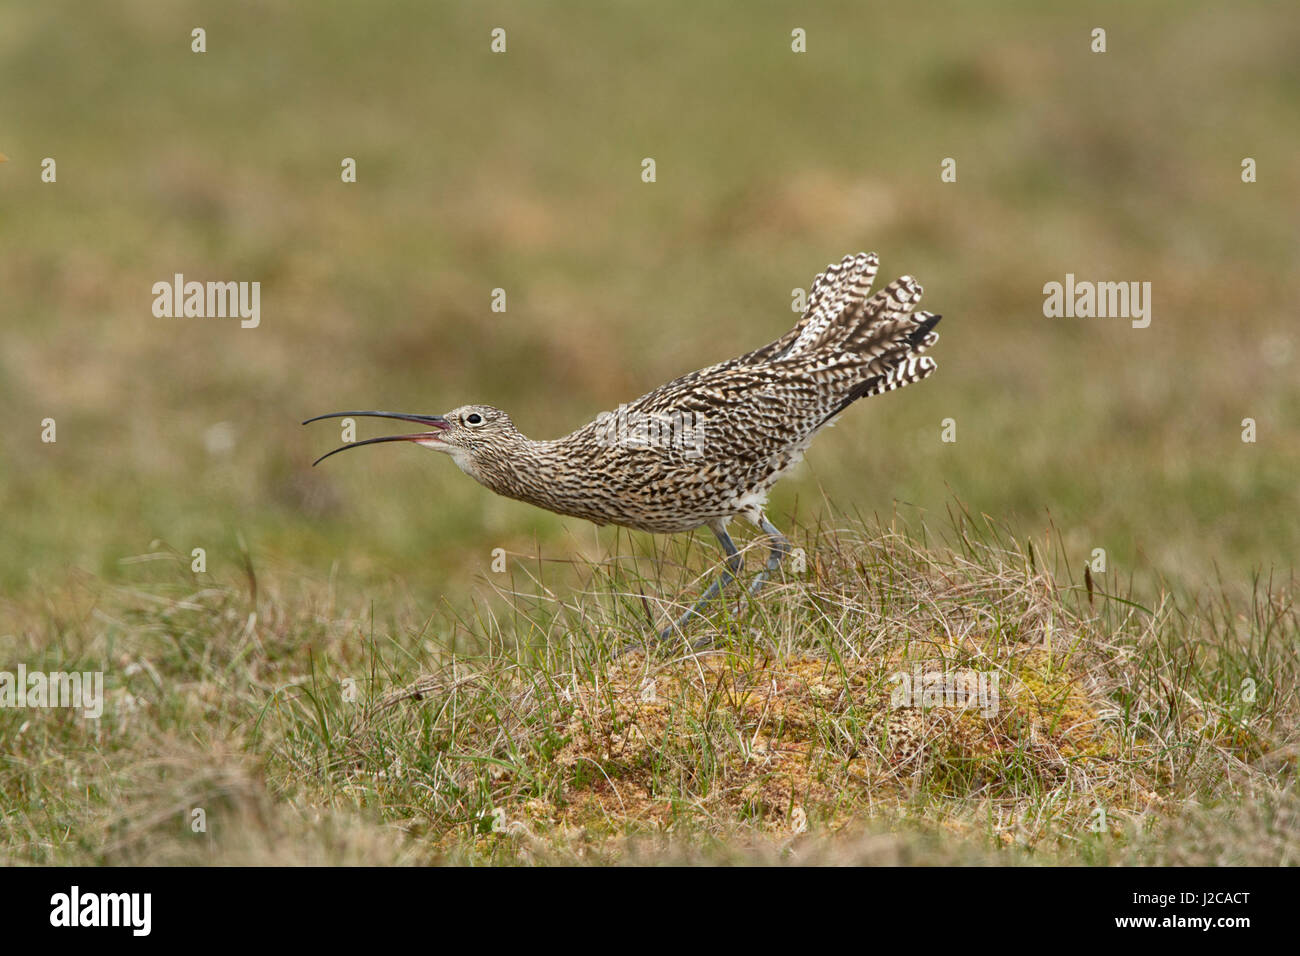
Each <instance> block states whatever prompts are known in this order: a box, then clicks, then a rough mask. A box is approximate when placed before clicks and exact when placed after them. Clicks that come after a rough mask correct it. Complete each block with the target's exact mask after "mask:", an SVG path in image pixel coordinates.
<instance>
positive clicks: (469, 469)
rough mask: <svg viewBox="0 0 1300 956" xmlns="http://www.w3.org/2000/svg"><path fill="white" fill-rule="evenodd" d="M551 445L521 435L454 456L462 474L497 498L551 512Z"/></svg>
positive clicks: (552, 508) (552, 507)
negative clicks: (546, 509) (535, 506)
mask: <svg viewBox="0 0 1300 956" xmlns="http://www.w3.org/2000/svg"><path fill="white" fill-rule="evenodd" d="M553 444H554V443H553V442H539V441H532V440H531V439H529V438H525V437H524V436H523V435H518V434H517V435H515V436H512V438H511V440H509V441H505V442H501V443H498V444H494V445H493V446H492V447H490V448H480V449H477V450H475V451H474V452H473V453H472V454H467V453H461V454H459V455H456V454H453V455H452V457H453V458H454V459H455V461H456V464H457V465H459V466H460V469H461V471H463V472H465V474H467V475H469V476H470V477H471V478H473V479H474V480H475V481H477V482H478V483H479V484H481V485H483V486H484V487H486V488H490V489H491V490H492V491H495V492H496V493H497V494H499V495H504V496H505V497H507V498H514V499H516V500H517V501H526V502H528V503H529V504H532V505H537V506H538V507H541V508H548V509H551V510H554V506H553V502H552V496H551V495H550V494H549V491H550V489H551V487H552V486H553V484H554V478H553V477H552V478H550V479H548V478H546V477H545V476H546V475H547V473H548V472H547V460H546V456H547V448H548V447H549V446H551V445H553Z"/></svg>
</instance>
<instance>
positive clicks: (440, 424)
mask: <svg viewBox="0 0 1300 956" xmlns="http://www.w3.org/2000/svg"><path fill="white" fill-rule="evenodd" d="M354 417H355V418H361V417H366V418H393V419H396V420H398V421H403V422H419V423H420V424H421V425H429V426H432V428H433V430H432V431H427V432H413V433H412V434H410V435H386V436H385V437H383V438H367V439H365V440H364V441H354V442H349V443H348V444H346V445H343V446H342V447H339V448H335V449H334V450H333V451H331V452H327V453H325V454H324V455H321V456H320V457H319V458H317V459H316V460H315V461H313V462H312V465H313V467H314V466H316V465H319V464H320V463H321V462H322V461H324V460H325V459H326V458H328V457H329V456H330V455H337V454H338V453H339V452H341V451H347V450H348V449H349V448H360V447H361V446H362V445H377V444H379V443H380V442H385V441H437V440H438V433H439V432H444V431H446V430H447V429H449V428H451V422H449V421H447V419H445V418H443V417H442V416H441V415H402V414H399V413H397V412H330V413H329V414H328V415H317V416H316V417H315V418H309V419H307V420H306V421H305V422H303V424H304V425H310V424H311V423H312V422H318V421H321V420H322V419H325V418H354Z"/></svg>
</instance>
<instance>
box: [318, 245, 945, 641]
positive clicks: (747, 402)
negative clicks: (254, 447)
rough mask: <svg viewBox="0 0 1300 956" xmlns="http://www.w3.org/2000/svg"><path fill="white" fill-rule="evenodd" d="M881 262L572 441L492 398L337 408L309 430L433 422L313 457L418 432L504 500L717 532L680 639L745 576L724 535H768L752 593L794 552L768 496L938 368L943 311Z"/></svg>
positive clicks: (417, 438) (675, 625)
mask: <svg viewBox="0 0 1300 956" xmlns="http://www.w3.org/2000/svg"><path fill="white" fill-rule="evenodd" d="M879 265H880V263H879V257H878V256H877V255H876V254H875V253H858V254H856V255H847V256H845V257H844V258H843V259H842V260H840V262H838V263H833V264H831V265H829V266H828V267H827V268H826V270H825V271H824V272H822V273H820V274H819V275H818V276H817V277H816V278H815V279H814V280H813V283H812V286H811V287H810V289H809V292H808V296H807V301H806V308H805V311H804V312H803V314H802V315H801V316H800V318H799V320H798V321H797V322H796V323H795V325H794V327H793V328H791V329H790V330H789V331H787V332H786V333H785V334H784V335H782V336H781V337H780V338H778V339H776V340H775V341H773V342H770V343H768V344H767V345H764V346H762V347H761V348H757V349H754V350H753V351H752V352H747V353H745V354H744V355H740V356H738V357H736V358H732V359H729V360H727V361H724V362H719V363H717V364H716V365H710V366H708V367H707V368H702V369H700V370H699V371H695V372H691V373H689V374H687V375H683V376H681V377H680V378H676V379H673V380H672V381H671V382H668V383H667V384H665V385H661V386H660V387H658V388H656V389H654V390H653V391H650V392H647V393H646V394H645V395H642V396H641V397H640V398H638V399H636V400H635V401H632V402H628V403H626V404H624V405H620V406H619V407H618V408H617V409H616V410H615V411H614V412H602V413H601V414H600V415H597V416H596V418H595V419H593V420H592V421H591V422H588V423H587V424H586V425H584V426H582V427H581V428H579V429H577V430H576V431H573V432H571V433H570V434H568V435H565V436H564V437H562V438H556V439H553V440H549V441H538V440H534V439H531V438H528V437H526V436H525V435H523V434H522V433H521V432H520V431H519V430H518V429H517V428H516V427H515V425H514V422H513V421H511V419H510V416H509V415H508V414H507V413H506V412H504V411H502V410H501V409H499V408H496V407H494V406H492V405H483V404H470V405H461V406H459V407H457V408H453V409H452V410H451V411H448V412H446V413H444V414H442V415H417V414H404V413H397V412H384V411H351V412H330V413H328V414H325V415H317V416H315V417H314V418H309V419H307V420H306V421H304V422H303V424H304V425H307V424H310V423H312V422H317V421H322V420H325V419H331V418H351V417H363V416H364V417H371V418H384V419H390V420H394V421H406V422H414V423H416V424H418V425H421V426H423V427H424V430H421V431H416V432H411V433H407V434H401V435H386V436H382V437H379V438H367V439H364V440H361V441H353V442H349V443H348V444H345V445H343V446H342V447H339V448H335V449H334V450H333V451H331V452H328V453H326V454H324V455H322V456H321V457H320V458H318V459H316V461H315V462H313V465H318V464H320V462H322V461H324V460H325V459H326V458H329V457H330V456H331V455H336V454H338V453H339V452H341V451H347V450H349V449H352V448H360V447H362V446H363V445H374V444H379V443H383V442H411V443H414V444H417V445H421V446H423V447H425V448H428V449H431V450H433V451H436V452H440V453H443V454H446V455H448V456H449V457H450V458H451V459H452V461H453V462H455V463H456V465H457V466H458V467H459V468H460V470H461V471H463V472H465V473H466V474H467V475H469V476H470V477H471V478H473V479H475V480H476V481H478V482H479V483H480V484H482V485H484V486H485V487H487V488H488V489H490V490H491V491H493V492H495V493H497V494H498V495H504V496H505V497H507V498H513V499H515V500H518V501H523V502H527V503H528V504H532V505H535V506H537V507H540V508H544V509H546V510H547V511H551V512H554V513H556V514H560V515H565V516H569V517H573V518H582V519H585V520H587V521H591V522H593V523H595V524H596V525H618V526H621V527H624V528H630V529H633V530H636V531H643V532H649V533H653V534H676V533H679V532H690V531H695V530H697V529H700V528H708V529H709V530H710V531H711V532H712V533H713V535H714V536H715V537H716V538H717V540H718V543H719V544H720V545H721V547H722V550H723V552H724V555H725V568H723V569H722V573H721V575H720V576H719V577H718V578H717V579H716V580H714V582H713V583H712V584H711V585H710V586H709V587H708V589H707V590H705V592H704V594H703V595H702V596H701V597H700V598H699V600H698V601H696V602H695V603H694V604H693V605H692V606H691V607H690V608H689V609H688V610H687V611H686V612H685V613H683V614H681V615H680V616H679V617H678V618H676V620H674V621H673V622H672V623H670V624H668V625H667V626H666V627H664V628H663V629H662V630H660V631H659V632H658V637H657V639H658V641H660V642H663V641H666V640H667V639H668V638H670V637H671V636H672V635H674V634H684V628H685V625H686V624H687V622H689V621H690V620H691V619H692V618H693V617H695V616H696V615H699V614H700V613H701V611H702V609H703V608H704V607H705V605H707V604H708V603H709V602H710V601H712V600H713V599H714V598H716V597H717V596H718V594H720V593H721V592H722V590H723V589H724V588H726V587H728V586H729V585H730V584H731V583H732V582H733V581H735V580H736V578H737V577H738V576H739V575H740V574H741V573H742V571H743V559H742V556H741V554H740V551H739V550H738V549H737V548H736V545H735V543H734V542H733V541H732V540H731V536H730V534H729V533H728V530H727V529H728V524H729V522H730V521H731V520H732V519H733V518H737V517H743V518H745V519H747V520H748V521H750V522H751V523H752V524H754V525H755V526H756V527H757V528H758V529H759V530H760V531H761V532H763V534H765V535H766V536H767V538H768V543H769V551H768V556H767V561H766V563H765V565H764V566H763V568H762V569H761V570H760V571H759V572H758V574H757V575H756V576H755V578H754V580H753V582H752V583H751V585H750V587H749V589H748V593H750V594H756V593H757V592H758V591H759V590H760V589H761V588H762V586H763V584H764V582H765V581H766V580H767V579H769V578H770V577H771V575H773V574H775V573H776V572H777V571H778V569H779V568H780V566H781V564H782V562H783V561H784V559H785V558H786V557H787V556H788V555H789V554H790V553H791V545H790V541H789V539H788V538H787V537H786V536H785V535H784V534H782V533H781V531H780V530H779V529H778V528H777V527H776V526H775V525H774V524H772V522H771V521H769V520H768V517H767V514H766V504H767V497H768V494H769V492H770V491H771V489H772V486H773V485H774V484H776V482H777V481H778V480H779V479H780V478H781V477H782V476H783V475H785V474H786V473H787V472H789V471H790V469H792V468H793V467H794V466H795V465H797V464H798V463H799V462H800V461H801V460H802V459H803V456H804V453H805V452H806V451H807V449H808V446H809V444H810V443H811V441H812V439H813V437H814V436H815V435H816V434H817V433H818V432H819V431H821V429H823V428H825V427H826V426H828V425H830V424H831V423H832V422H833V421H834V420H835V419H836V418H837V416H839V415H840V414H841V413H842V412H844V411H845V409H847V408H848V407H849V406H850V405H852V404H853V403H854V402H857V401H858V400H860V399H863V398H869V397H871V396H873V395H880V394H882V393H884V392H889V391H893V390H894V389H898V388H902V387H904V386H906V385H910V384H912V383H913V382H919V381H921V380H922V379H924V378H927V377H929V376H930V375H931V374H932V373H933V372H934V370H935V368H936V363H935V361H934V359H933V358H931V357H930V356H928V355H925V354H924V353H925V352H926V351H927V350H928V349H930V348H931V347H932V346H933V345H934V344H935V342H937V341H938V338H939V334H938V333H937V332H936V331H935V326H936V325H937V324H938V323H939V319H940V318H941V316H939V315H935V314H933V313H930V312H925V311H919V310H916V309H915V306H916V304H917V303H918V302H919V301H920V298H921V293H922V288H921V286H920V284H919V283H917V281H916V280H915V279H913V278H912V277H911V276H908V275H904V276H901V277H899V278H897V279H895V280H894V281H893V282H890V283H889V284H888V285H886V286H884V287H883V288H881V289H880V290H879V291H877V292H875V293H872V287H873V284H874V282H875V279H876V273H877V271H878V270H879ZM710 642H711V638H704V639H703V640H701V641H698V642H696V643H695V644H694V646H695V647H697V648H698V647H704V646H707V645H708V644H709V643H710ZM638 646H639V645H638Z"/></svg>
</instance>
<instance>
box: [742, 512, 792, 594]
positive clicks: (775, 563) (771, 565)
mask: <svg viewBox="0 0 1300 956" xmlns="http://www.w3.org/2000/svg"><path fill="white" fill-rule="evenodd" d="M757 524H758V526H759V527H760V528H762V529H763V532H764V533H765V534H766V535H767V536H768V537H769V538H771V539H772V550H771V552H770V553H769V554H768V556H767V565H766V566H765V567H764V568H763V570H762V571H759V572H758V576H757V577H756V578H754V583H753V584H751V585H750V586H749V593H750V594H757V593H758V591H759V589H760V588H761V587H762V586H763V582H764V581H766V580H767V576H768V575H769V574H771V573H772V572H773V571H775V570H776V569H777V568H779V567H780V566H781V562H782V561H784V560H785V557H786V555H788V554H789V553H790V539H789V538H787V537H786V536H785V535H783V534H782V533H781V532H780V531H779V530H778V529H777V527H776V525H774V524H772V522H770V521H768V520H767V515H764V514H760V515H759V516H758V522H757Z"/></svg>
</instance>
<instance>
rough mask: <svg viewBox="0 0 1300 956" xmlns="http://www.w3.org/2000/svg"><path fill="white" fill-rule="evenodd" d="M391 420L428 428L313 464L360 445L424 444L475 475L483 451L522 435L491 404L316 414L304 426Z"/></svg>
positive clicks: (500, 447)
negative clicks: (421, 411)
mask: <svg viewBox="0 0 1300 956" xmlns="http://www.w3.org/2000/svg"><path fill="white" fill-rule="evenodd" d="M361 417H368V418H391V419H395V420H397V421H404V422H417V423H419V424H421V425H425V426H427V430H426V431H419V432H410V433H408V434H405V435H385V436H384V437H382V438H366V439H363V440H361V441H354V442H350V443H348V444H346V445H343V446H341V447H339V448H335V449H334V450H333V451H331V452H328V453H326V454H324V455H321V456H320V457H319V458H317V459H316V460H315V461H314V462H312V464H314V465H317V464H320V463H321V462H322V461H324V460H325V459H326V458H328V457H329V456H330V455H337V454H338V453H339V452H341V451H347V450H348V449H349V448H360V447H361V446H362V445H375V444H379V443H380V442H390V441H407V442H414V443H415V444H417V445H423V446H424V447H425V448H430V449H432V450H434V451H441V452H446V453H447V454H449V455H451V457H452V458H453V459H454V460H455V462H456V464H457V465H459V466H460V468H461V470H462V471H465V472H468V473H469V474H471V475H472V474H474V473H475V469H474V459H475V457H476V456H477V455H478V454H480V453H483V452H487V451H489V450H490V451H505V450H506V449H508V448H509V447H510V446H511V445H512V444H513V443H514V442H515V441H517V440H519V439H521V438H522V437H523V436H521V435H520V434H519V431H518V430H517V429H516V428H515V426H514V423H513V422H511V421H510V416H509V415H507V414H506V413H505V412H503V411H501V409H499V408H493V407H492V406H491V405H462V406H460V408H453V409H452V410H451V411H449V412H447V413H446V414H445V415H405V414H400V413H398V412H331V413H330V414H328V415H317V416H316V417H315V418H309V419H307V421H305V422H303V424H304V425H307V424H310V423H311V422H317V421H321V420H322V419H326V418H361Z"/></svg>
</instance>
